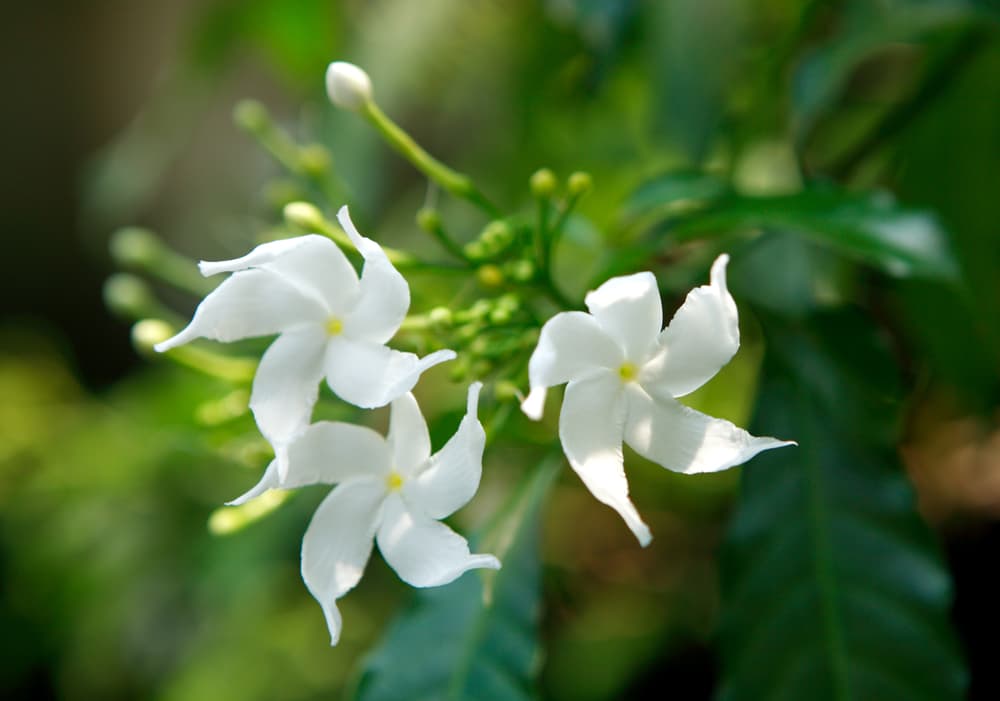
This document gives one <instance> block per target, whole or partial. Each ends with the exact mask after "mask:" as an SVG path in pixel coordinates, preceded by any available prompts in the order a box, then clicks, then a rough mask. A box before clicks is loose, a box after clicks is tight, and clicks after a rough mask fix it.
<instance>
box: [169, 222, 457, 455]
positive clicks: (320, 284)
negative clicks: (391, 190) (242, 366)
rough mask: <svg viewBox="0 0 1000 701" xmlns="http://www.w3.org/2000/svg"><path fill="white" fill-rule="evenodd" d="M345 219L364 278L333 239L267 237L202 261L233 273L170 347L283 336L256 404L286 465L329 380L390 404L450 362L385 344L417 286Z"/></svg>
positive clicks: (267, 362)
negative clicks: (235, 253) (231, 254)
mask: <svg viewBox="0 0 1000 701" xmlns="http://www.w3.org/2000/svg"><path fill="white" fill-rule="evenodd" d="M337 219H338V220H339V221H340V225H341V226H342V227H343V228H344V231H346V232H347V235H348V236H350V238H351V241H352V242H353V243H354V245H355V247H357V249H358V251H359V252H360V253H361V255H362V257H363V258H364V261H365V264H364V270H363V271H362V274H361V279H360V280H359V279H358V276H357V274H356V273H355V272H354V268H353V267H351V264H350V262H349V261H348V260H347V256H345V255H344V253H343V252H342V251H341V250H340V249H339V248H337V246H336V245H335V244H334V243H333V242H332V241H330V240H329V239H327V238H324V237H322V236H318V235H310V236H301V237H298V238H292V239H284V240H281V241H272V242H270V243H265V244H263V245H260V246H258V247H257V248H255V249H253V250H252V251H251V252H250V253H249V254H247V255H245V256H243V257H242V258H236V259H235V260H227V261H222V262H218V263H206V262H202V263H201V264H200V266H199V267H200V269H201V272H202V274H203V275H215V274H217V273H222V272H230V273H233V274H232V275H231V276H230V277H229V278H228V279H226V280H225V281H223V282H222V284H220V285H219V286H218V287H217V288H215V290H213V291H212V292H211V293H210V294H209V295H208V296H207V297H205V299H204V300H202V302H201V304H199V305H198V308H197V309H196V310H195V313H194V318H193V319H192V320H191V323H190V324H188V326H187V327H186V328H184V329H183V330H182V331H181V332H180V333H178V334H177V335H176V336H174V337H173V338H171V339H168V340H167V341H164V342H163V343H160V344H158V345H157V346H156V349H157V350H158V351H165V350H168V349H170V348H173V347H174V346H178V345H181V344H183V343H187V342H188V341H191V340H192V339H195V338H199V337H201V338H210V339H214V340H217V341H235V340H237V339H241V338H249V337H252V336H267V335H271V334H279V335H278V337H277V338H276V339H275V341H274V343H272V344H271V346H270V347H269V348H268V349H267V351H266V352H265V353H264V356H263V357H262V358H261V361H260V366H259V367H258V368H257V374H256V376H255V377H254V381H253V391H252V393H251V396H250V408H251V409H252V410H253V413H254V417H255V418H256V419H257V425H258V426H259V428H260V431H261V433H263V434H264V437H265V438H267V439H268V440H269V441H270V442H271V444H272V445H273V446H274V448H275V452H276V454H277V455H278V458H279V460H278V462H279V469H280V470H281V471H282V472H284V470H285V462H286V461H285V457H286V452H287V450H286V448H287V444H288V443H289V442H290V441H291V440H292V439H294V438H295V436H296V435H298V434H299V433H301V432H302V431H303V430H305V428H306V426H307V425H308V424H309V420H310V417H311V416H312V410H313V406H314V405H315V404H316V399H317V397H318V396H319V382H320V380H322V379H323V377H326V381H327V383H328V384H329V385H330V389H332V390H333V391H334V393H335V394H337V395H338V396H339V397H340V398H342V399H344V400H345V401H348V402H350V403H351V404H355V405H357V406H360V407H364V408H373V407H379V406H384V405H385V404H388V403H389V402H391V401H392V400H393V399H396V398H397V397H399V396H400V395H402V394H404V393H406V392H408V391H410V389H412V388H413V385H415V384H416V382H417V380H418V379H419V378H420V374H421V373H422V372H423V371H424V370H426V369H427V368H429V367H431V366H432V365H436V364H437V363H440V362H443V361H445V360H451V359H452V358H454V357H455V353H454V351H450V350H442V351H438V352H436V353H431V354H430V355H428V356H426V357H424V358H418V357H417V356H416V355H414V354H413V353H403V352H400V351H396V350H392V349H390V348H387V347H386V345H385V343H386V341H388V340H389V339H390V338H392V337H393V335H394V334H395V333H396V331H397V330H398V329H399V326H400V324H401V323H402V322H403V319H404V317H405V316H406V312H407V310H408V309H409V306H410V288H409V287H408V286H407V284H406V280H405V279H403V276H402V275H400V274H399V271H397V270H396V269H395V268H394V267H393V266H392V263H390V262H389V259H388V258H387V257H386V255H385V252H384V251H383V250H382V249H381V248H380V247H379V245H378V244H377V243H375V242H374V241H372V240H371V239H367V238H365V237H363V236H362V235H361V234H359V233H358V231H357V229H355V228H354V225H353V224H352V223H351V220H350V217H349V216H348V213H347V207H343V208H342V209H341V210H340V212H339V213H338V214H337Z"/></svg>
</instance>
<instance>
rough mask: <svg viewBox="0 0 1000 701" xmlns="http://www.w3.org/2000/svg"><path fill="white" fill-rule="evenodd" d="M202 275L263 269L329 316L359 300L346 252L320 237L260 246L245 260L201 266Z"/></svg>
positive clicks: (209, 263)
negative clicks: (321, 306) (321, 307)
mask: <svg viewBox="0 0 1000 701" xmlns="http://www.w3.org/2000/svg"><path fill="white" fill-rule="evenodd" d="M198 267H199V268H200V269H201V273H202V275H215V274H217V273H222V272H235V271H238V270H246V269H248V268H263V269H265V270H270V271H272V272H275V273H277V274H278V275H280V276H281V277H282V278H284V279H285V280H286V281H287V282H289V283H290V284H292V285H294V286H295V287H297V288H298V289H300V290H301V291H302V293H303V294H306V295H309V296H311V297H312V298H313V299H316V300H318V301H321V302H322V303H323V304H324V306H325V307H326V308H327V311H328V312H329V314H331V315H334V316H339V315H344V314H346V313H347V311H348V310H350V309H351V308H352V307H353V306H354V304H355V302H356V300H357V297H358V292H359V286H358V275H357V273H356V272H354V268H353V267H352V266H351V263H350V261H348V260H347V256H345V255H344V252H343V251H341V250H340V249H339V248H337V244H335V243H334V242H333V241H331V240H330V239H328V238H326V237H325V236H319V235H317V234H310V235H308V236H298V237H296V238H291V239H282V240H280V241H271V242H269V243H264V244H261V245H260V246H257V247H256V248H255V249H253V250H252V251H250V253H248V254H246V255H245V256H243V257H242V258H234V259H233V260H224V261H218V262H207V261H202V262H201V263H199V264H198Z"/></svg>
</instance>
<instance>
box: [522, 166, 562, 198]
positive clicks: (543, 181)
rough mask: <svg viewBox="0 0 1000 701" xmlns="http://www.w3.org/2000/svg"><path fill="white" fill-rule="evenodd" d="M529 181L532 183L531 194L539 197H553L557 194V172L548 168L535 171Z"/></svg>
mask: <svg viewBox="0 0 1000 701" xmlns="http://www.w3.org/2000/svg"><path fill="white" fill-rule="evenodd" d="M529 182H530V185H531V194H533V195H534V196H535V197H539V198H541V197H552V195H554V194H555V191H556V187H558V186H559V183H558V181H557V180H556V176H555V174H554V173H553V172H552V171H551V170H549V169H548V168H542V169H541V170H537V171H535V174H534V175H532V176H531V180H530V181H529Z"/></svg>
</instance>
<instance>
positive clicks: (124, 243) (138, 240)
mask: <svg viewBox="0 0 1000 701" xmlns="http://www.w3.org/2000/svg"><path fill="white" fill-rule="evenodd" d="M110 248H111V257H112V258H114V259H115V262H117V263H118V264H119V265H129V266H135V267H142V266H146V265H150V264H151V263H153V262H154V261H155V260H156V258H157V254H158V253H159V251H160V241H159V239H157V238H156V235H155V234H154V233H153V232H152V231H149V230H148V229H140V228H138V227H134V226H130V227H126V228H124V229H119V230H118V231H116V232H115V233H114V234H112V236H111V244H110Z"/></svg>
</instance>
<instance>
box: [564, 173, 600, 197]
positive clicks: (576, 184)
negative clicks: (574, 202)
mask: <svg viewBox="0 0 1000 701" xmlns="http://www.w3.org/2000/svg"><path fill="white" fill-rule="evenodd" d="M593 186H594V179H593V178H591V177H590V173H584V172H583V171H577V172H575V173H573V174H571V175H570V176H569V180H568V181H567V182H566V189H567V190H569V194H570V195H572V196H573V197H579V196H580V195H582V194H584V193H585V192H587V191H588V190H590V188H592V187H593Z"/></svg>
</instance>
